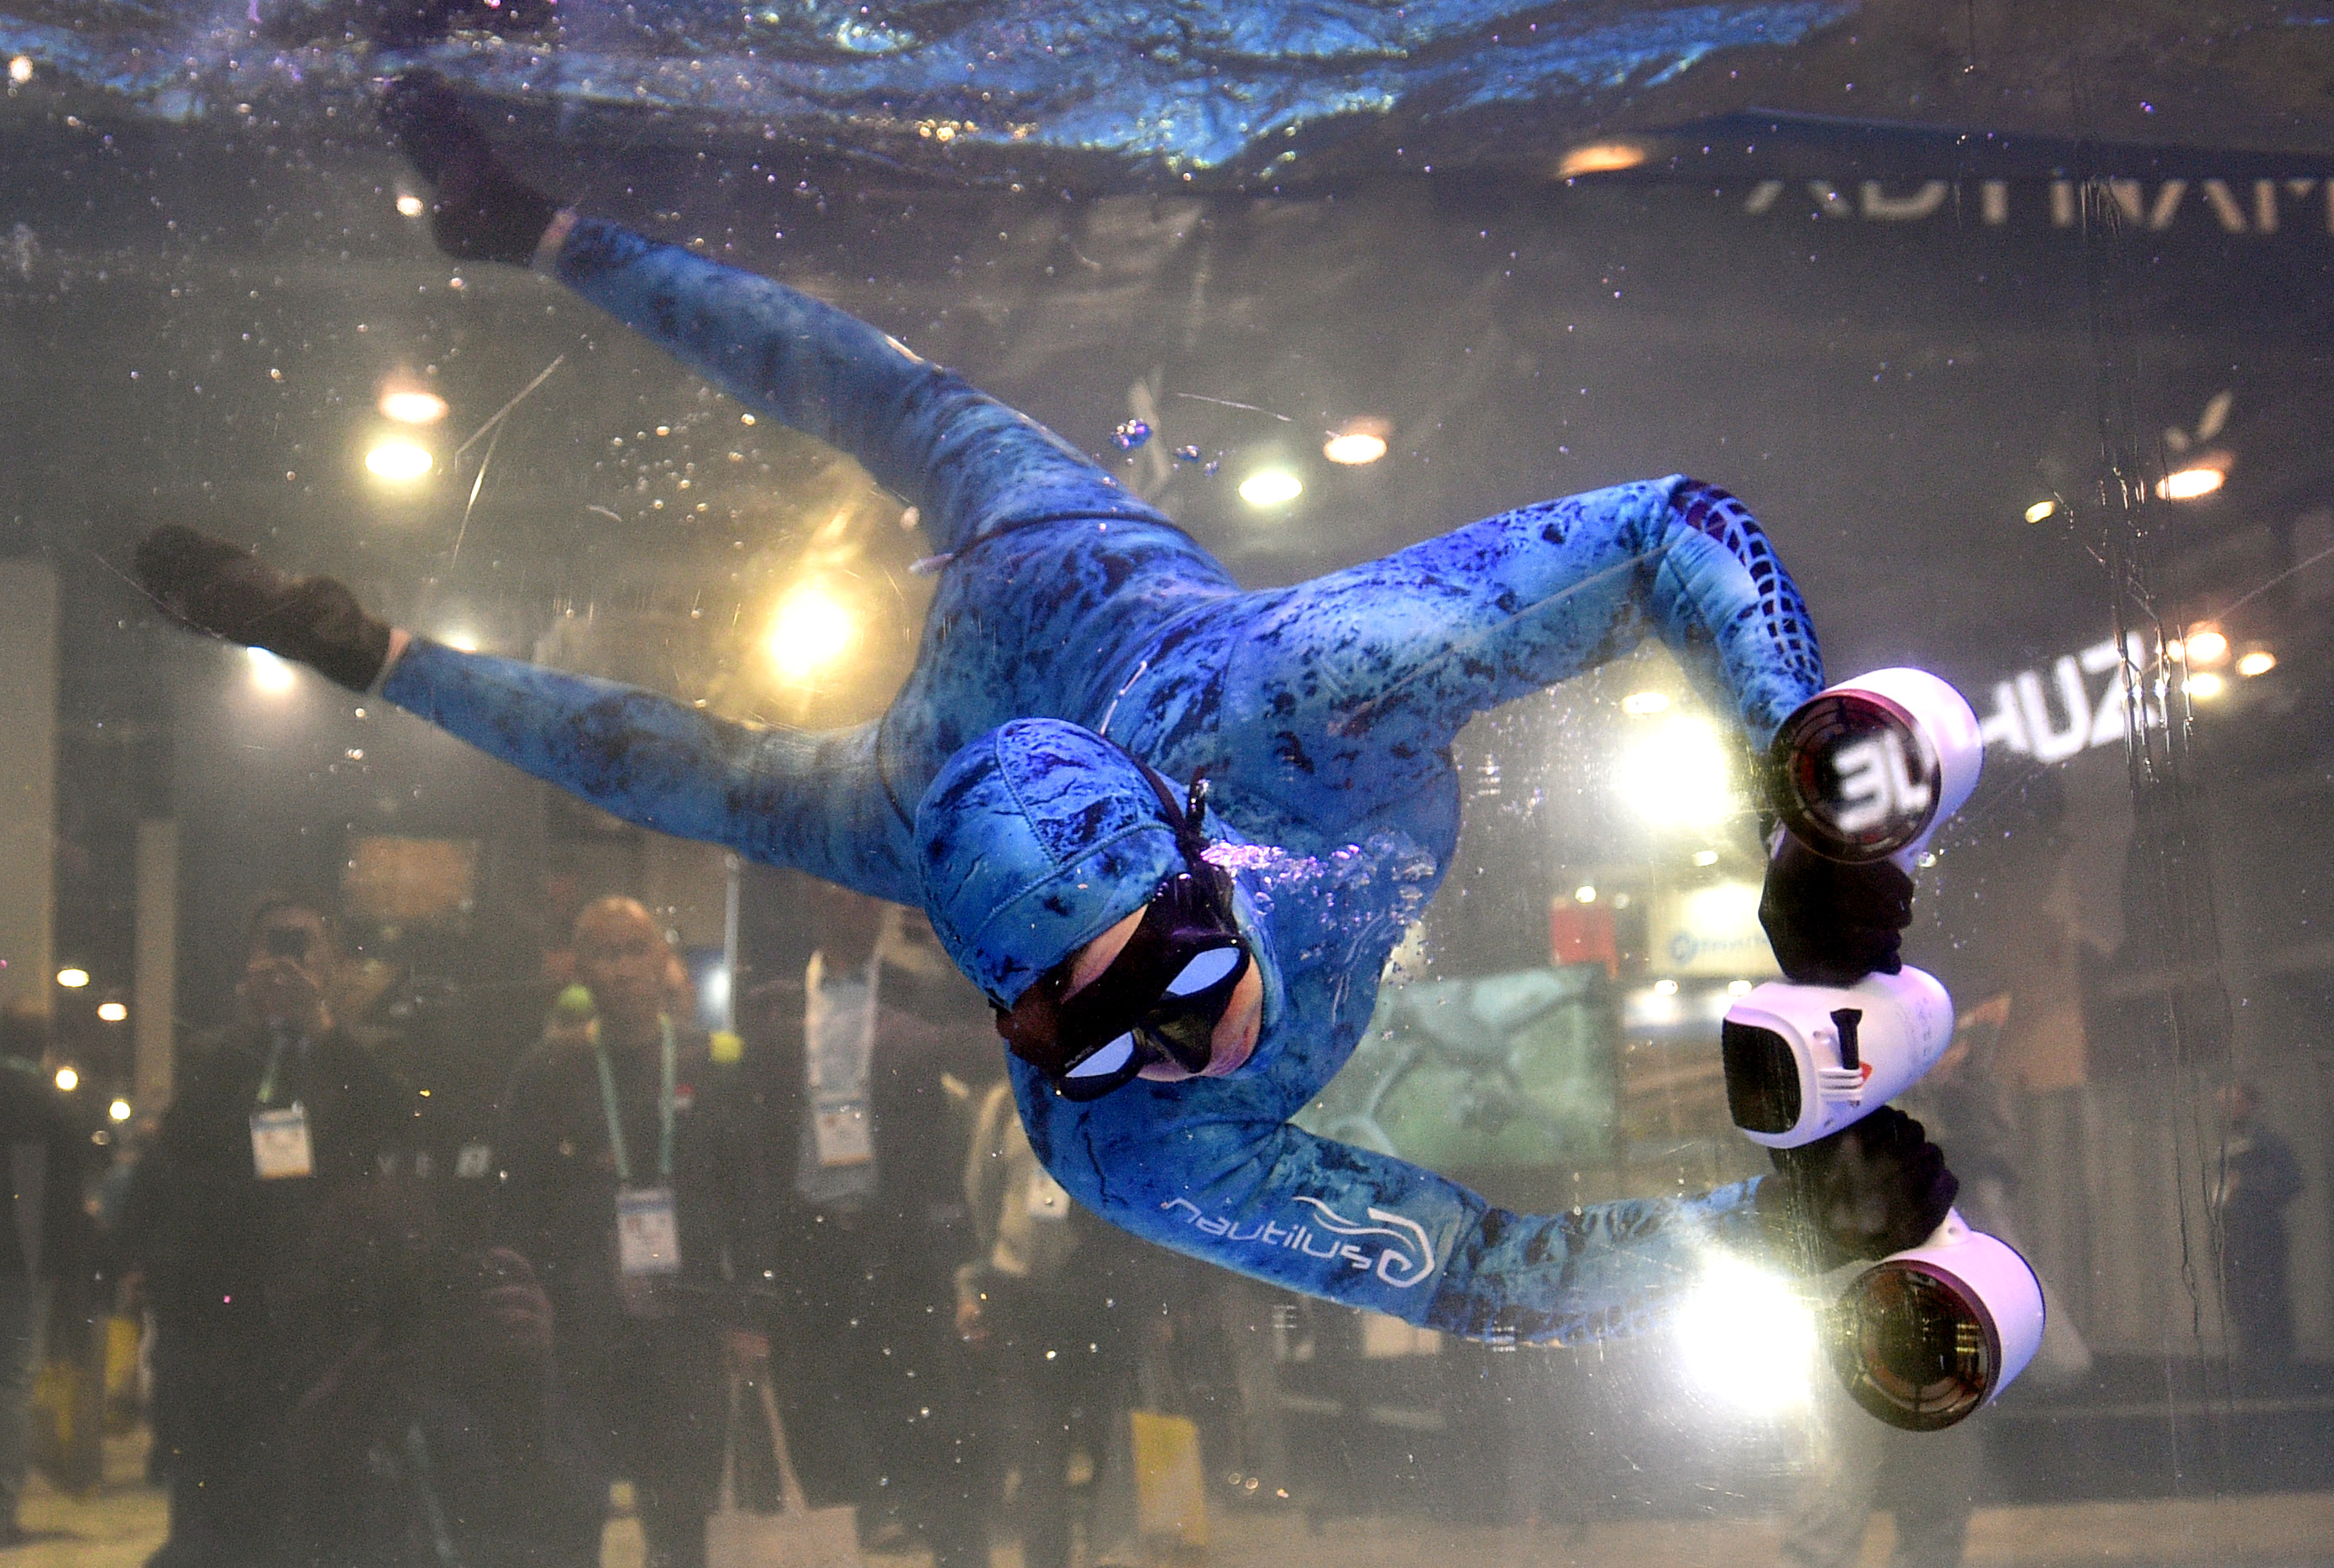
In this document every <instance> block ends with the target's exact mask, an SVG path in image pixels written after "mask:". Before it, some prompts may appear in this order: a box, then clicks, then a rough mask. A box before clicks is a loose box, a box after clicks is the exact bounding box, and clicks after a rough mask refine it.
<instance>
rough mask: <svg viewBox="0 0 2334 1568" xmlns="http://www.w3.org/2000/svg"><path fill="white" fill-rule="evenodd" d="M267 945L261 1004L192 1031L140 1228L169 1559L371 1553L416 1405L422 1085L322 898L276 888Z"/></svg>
mask: <svg viewBox="0 0 2334 1568" xmlns="http://www.w3.org/2000/svg"><path fill="white" fill-rule="evenodd" d="M339 964H340V956H339V947H338V943H337V942H336V940H335V938H334V935H333V925H332V922H331V920H330V919H329V917H328V916H327V914H326V913H325V911H324V910H323V909H322V908H321V907H319V905H318V904H316V903H315V902H313V901H310V900H307V899H300V898H296V897H273V898H269V899H265V900H263V901H262V902H261V904H260V905H259V907H258V908H257V909H256V910H255V911H254V912H253V915H252V917H251V921H250V924H249V927H248V928H247V931H246V957H245V961H244V967H243V976H242V979H241V982H240V983H239V985H238V986H237V987H236V996H237V1002H238V1011H239V1013H240V1015H241V1016H240V1017H239V1019H238V1020H237V1022H236V1023H235V1024H232V1025H230V1026H229V1027H227V1028H226V1029H224V1030H222V1031H220V1032H218V1033H217V1034H214V1035H211V1036H209V1037H208V1038H207V1039H203V1040H198V1041H196V1042H193V1043H191V1044H190V1049H189V1052H188V1060H187V1063H186V1065H185V1066H184V1068H183V1069H182V1072H181V1080H180V1081H181V1083H182V1085H183V1087H182V1089H181V1091H180V1092H179V1094H178V1099H177V1100H176V1101H174V1102H173V1103H172V1104H171V1106H170V1107H169V1110H168V1111H165V1112H164V1113H163V1116H162V1121H161V1126H160V1130H159V1133H158V1134H157V1136H156V1139H155V1142H154V1146H153V1148H152V1150H150V1151H149V1153H148V1154H147V1156H146V1158H145V1159H144V1160H143V1161H141V1163H140V1166H139V1169H138V1173H137V1176H136V1178H135V1183H134V1186H133V1188H132V1189H131V1192H130V1196H129V1198H127V1200H126V1201H125V1206H124V1213H123V1220H122V1225H121V1237H122V1248H123V1252H124V1254H125V1261H126V1262H127V1263H128V1264H129V1265H130V1266H131V1267H133V1268H135V1269H137V1270H139V1271H140V1273H142V1275H143V1276H144V1279H145V1282H146V1287H147V1290H148V1293H149V1299H150V1300H151V1302H152V1303H153V1309H154V1315H155V1323H156V1327H157V1332H158V1339H157V1346H156V1352H155V1380H156V1388H155V1397H154V1405H155V1409H154V1419H155V1448H156V1469H157V1471H158V1472H159V1476H160V1477H161V1478H163V1479H165V1480H166V1481H167V1484H168V1485H169V1492H170V1534H169V1539H168V1540H167V1541H166V1542H165V1543H164V1544H163V1545H162V1547H161V1549H160V1550H159V1552H157V1553H156V1554H155V1555H154V1557H153V1558H152V1559H151V1561H152V1563H154V1564H155V1565H156V1568H194V1565H198V1564H204V1565H207V1564H213V1563H217V1564H221V1565H227V1564H233V1565H235V1568H253V1565H265V1564H271V1563H293V1562H296V1563H303V1564H307V1563H343V1562H352V1561H356V1560H358V1559H359V1558H360V1557H361V1556H362V1555H363V1554H364V1551H365V1542H364V1540H363V1536H364V1535H365V1534H366V1532H367V1529H368V1524H367V1521H366V1518H365V1514H364V1510H362V1509H360V1508H353V1507H351V1506H350V1505H349V1504H350V1499H351V1498H352V1497H354V1496H359V1495H360V1494H361V1492H362V1488H363V1487H364V1485H365V1480H366V1476H367V1449H368V1448H369V1447H370V1446H371V1442H372V1440H373V1438H375V1436H376V1435H377V1433H376V1429H377V1428H379V1427H380V1426H381V1421H382V1419H383V1418H384V1417H385V1416H386V1415H387V1413H388V1412H389V1411H390V1410H391V1409H393V1404H394V1401H393V1397H392V1381H391V1376H390V1372H389V1364H390V1363H389V1356H388V1351H387V1346H388V1342H389V1340H390V1337H391V1332H392V1330H393V1325H394V1319H395V1314H396V1303H397V1300H398V1297H399V1290H398V1285H397V1282H396V1281H395V1279H394V1278H392V1277H391V1275H393V1274H394V1273H395V1271H396V1269H397V1267H398V1260H399V1258H400V1255H401V1253H400V1246H398V1241H399V1238H400V1236H402V1235H403V1234H404V1232H405V1230H406V1229H407V1228H408V1227H406V1226H405V1225H404V1224H403V1223H402V1222H401V1215H400V1207H401V1203H402V1201H403V1198H404V1197H405V1196H410V1195H405V1194H403V1193H402V1191H401V1189H400V1188H399V1187H398V1185H397V1178H398V1173H399V1171H400V1169H403V1168H407V1167H410V1161H407V1160H403V1159H400V1156H401V1155H402V1154H403V1153H404V1151H405V1150H404V1145H405V1143H406V1141H407V1140H408V1139H409V1133H408V1126H409V1124H410V1121H411V1120H412V1103H411V1101H412V1096H411V1095H410V1092H408V1091H407V1090H406V1089H405V1088H404V1086H403V1085H402V1084H400V1082H398V1080H397V1079H396V1077H395V1076H394V1075H393V1074H391V1073H390V1072H389V1071H388V1070H387V1069H386V1068H385V1067H383V1066H382V1065H381V1063H380V1062H379V1060H378V1059H377V1058H376V1056H375V1055H374V1053H372V1052H371V1051H370V1050H369V1049H368V1048H367V1047H366V1045H365V1044H362V1042H360V1041H359V1040H358V1039H357V1038H356V1037H355V1036H354V1035H353V1034H352V1033H351V1032H350V1031H348V1030H346V1029H344V1028H342V1026H341V1025H340V1024H339V1022H338V1021H337V1020H336V1019H335V1018H334V1016H333V1007H332V1001H331V997H332V995H333V981H334V977H335V974H336V971H337V970H338V967H339Z"/></svg>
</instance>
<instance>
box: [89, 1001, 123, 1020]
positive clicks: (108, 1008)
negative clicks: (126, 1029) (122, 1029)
mask: <svg viewBox="0 0 2334 1568" xmlns="http://www.w3.org/2000/svg"><path fill="white" fill-rule="evenodd" d="M97 1015H98V1016H99V1017H100V1018H102V1019H104V1020H105V1022H107V1023H108V1024H119V1023H121V1021H122V1020H123V1019H125V1018H127V1017H129V1016H130V1009H129V1008H127V1007H125V1006H123V1005H121V1003H119V1002H101V1003H99V1004H98V1005H97Z"/></svg>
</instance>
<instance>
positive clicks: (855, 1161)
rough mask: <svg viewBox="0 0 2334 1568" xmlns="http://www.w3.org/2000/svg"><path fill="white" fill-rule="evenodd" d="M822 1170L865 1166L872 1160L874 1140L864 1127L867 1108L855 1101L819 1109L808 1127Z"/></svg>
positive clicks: (873, 1156) (866, 1126)
mask: <svg viewBox="0 0 2334 1568" xmlns="http://www.w3.org/2000/svg"><path fill="white" fill-rule="evenodd" d="M811 1126H812V1131H813V1135H814V1137H815V1139H816V1140H817V1143H818V1163H819V1166H820V1168H821V1169H834V1167H835V1166H838V1165H864V1164H866V1163H867V1162H868V1161H869V1160H871V1159H874V1158H875V1140H874V1136H873V1133H872V1132H871V1131H870V1130H869V1128H868V1125H867V1107H866V1106H865V1105H864V1104H863V1103H861V1102H858V1101H850V1102H847V1103H844V1104H842V1105H822V1106H820V1107H819V1108H818V1109H817V1111H816V1112H815V1116H814V1120H813V1121H812V1123H811Z"/></svg>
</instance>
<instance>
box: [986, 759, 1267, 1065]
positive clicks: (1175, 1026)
mask: <svg viewBox="0 0 2334 1568" xmlns="http://www.w3.org/2000/svg"><path fill="white" fill-rule="evenodd" d="M1137 765H1138V766H1141V764H1140V763H1138V764H1137ZM1143 775H1144V776H1145V777H1146V778H1148V779H1149V780H1150V781H1151V787H1152V789H1153V791H1155V792H1156V793H1157V794H1158V795H1159V801H1160V804H1161V805H1162V806H1164V807H1165V808H1166V812H1167V820H1168V823H1169V825H1170V826H1171V827H1172V828H1173V829H1174V831H1175V842H1176V844H1177V846H1178V847H1179V848H1180V849H1181V851H1182V855H1183V862H1184V869H1183V870H1182V871H1178V872H1176V873H1175V874H1174V875H1172V876H1171V877H1169V878H1168V879H1167V880H1165V881H1163V882H1162V883H1160V884H1159V887H1158V890H1156V891H1154V892H1153V894H1152V895H1151V899H1150V902H1149V903H1147V904H1145V905H1144V906H1143V919H1142V921H1141V923H1140V924H1138V925H1137V926H1136V927H1135V928H1134V934H1133V936H1132V937H1130V938H1127V942H1126V946H1125V947H1124V948H1121V949H1120V950H1119V954H1118V956H1117V957H1114V958H1113V959H1112V960H1111V962H1110V967H1108V968H1106V969H1104V971H1103V972H1102V973H1101V974H1100V975H1097V976H1095V978H1094V979H1093V980H1092V981H1091V982H1089V983H1088V984H1087V985H1086V986H1085V987H1084V988H1083V989H1081V990H1080V991H1079V992H1078V993H1077V995H1075V996H1064V993H1065V992H1066V991H1067V990H1068V989H1069V981H1070V974H1071V965H1070V964H1068V963H1063V964H1060V965H1056V967H1054V968H1053V969H1052V970H1050V971H1048V972H1047V973H1046V975H1045V976H1043V977H1042V978H1041V979H1039V980H1038V981H1037V984H1036V985H1034V986H1030V987H1029V989H1028V990H1027V992H1026V993H1024V994H1023V996H1021V998H1020V999H1019V1000H1018V1001H1017V1002H1016V1003H1015V1004H1014V1005H1012V1007H1011V1008H1009V1009H1008V1008H1002V1007H1000V1008H998V1012H997V1032H998V1034H1002V1035H1004V1036H1005V1039H1006V1042H1007V1044H1008V1045H1010V1046H1011V1048H1012V1051H1013V1053H1014V1054H1015V1055H1016V1056H1018V1057H1020V1058H1021V1059H1022V1060H1023V1061H1024V1062H1027V1063H1029V1064H1030V1065H1032V1066H1033V1067H1036V1068H1037V1070H1038V1071H1039V1072H1041V1073H1045V1074H1046V1077H1047V1078H1049V1079H1051V1080H1052V1081H1053V1084H1054V1088H1055V1090H1056V1092H1058V1093H1060V1094H1061V1095H1062V1096H1063V1098H1065V1099H1067V1100H1098V1099H1100V1098H1101V1097H1102V1096H1104V1095H1105V1094H1107V1093H1109V1092H1111V1091H1112V1090H1114V1089H1116V1088H1118V1087H1120V1086H1121V1085H1123V1084H1124V1083H1126V1082H1130V1081H1131V1080H1133V1078H1134V1077H1135V1075H1136V1074H1138V1073H1141V1072H1142V1071H1143V1068H1145V1067H1146V1066H1149V1065H1150V1064H1151V1063H1154V1062H1172V1063H1175V1064H1176V1065H1177V1066H1179V1067H1181V1068H1182V1069H1183V1070H1184V1071H1185V1072H1187V1073H1200V1072H1202V1071H1204V1070H1205V1069H1206V1067H1207V1065H1208V1061H1209V1057H1210V1049H1211V1041H1212V1036H1213V1035H1214V1034H1215V1028H1216V1024H1217V1023H1218V1022H1219V1021H1220V1019H1221V1018H1222V1017H1223V1015H1224V1010H1225V1009H1226V1008H1228V1007H1230V1005H1231V999H1232V992H1233V991H1234V990H1235V989H1237V988H1238V987H1239V983H1240V979H1241V977H1242V976H1245V975H1246V974H1247V973H1248V968H1249V953H1248V948H1247V945H1246V944H1245V943H1243V942H1242V941H1241V940H1240V936H1239V924H1238V921H1237V920H1236V919H1235V918H1234V916H1233V913H1232V879H1231V874H1230V872H1229V871H1225V870H1223V869H1222V868H1221V867H1220V866H1216V865H1211V864H1210V863H1209V861H1207V860H1206V859H1204V858H1203V851H1205V850H1206V848H1207V838H1206V835H1205V834H1204V833H1202V832H1201V827H1200V824H1201V818H1202V816H1203V815H1204V813H1205V812H1206V810H1207V794H1208V792H1207V783H1206V781H1205V780H1194V781H1193V782H1192V784H1191V795H1190V797H1189V799H1188V801H1187V803H1185V804H1183V805H1181V806H1179V805H1177V804H1176V802H1175V798H1174V795H1173V794H1172V793H1171V792H1170V791H1169V790H1168V788H1167V784H1166V781H1165V780H1163V779H1162V778H1161V777H1160V776H1159V775H1158V774H1155V773H1153V771H1152V770H1151V769H1150V768H1149V767H1147V766H1143Z"/></svg>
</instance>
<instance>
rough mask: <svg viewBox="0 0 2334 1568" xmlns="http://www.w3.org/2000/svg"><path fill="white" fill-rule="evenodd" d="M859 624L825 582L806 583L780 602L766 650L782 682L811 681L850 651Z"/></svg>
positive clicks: (771, 623)
mask: <svg viewBox="0 0 2334 1568" xmlns="http://www.w3.org/2000/svg"><path fill="white" fill-rule="evenodd" d="M858 634H859V628H858V624H857V623H856V622H855V621H854V620H853V618H852V614H851V611H849V610H848V609H847V608H845V607H844V604H843V603H842V602H841V601H838V600H837V599H836V598H835V597H834V595H833V594H832V593H830V592H828V591H827V588H826V585H825V583H823V582H805V583H803V584H801V585H800V586H798V587H796V589H795V590H794V591H793V592H790V593H788V594H787V595H786V597H785V598H784V599H782V600H780V601H778V609H777V613H776V615H774V616H772V617H771V618H770V630H769V633H768V635H767V636H766V637H765V638H764V639H763V643H762V646H763V649H764V651H766V652H767V653H768V655H769V657H770V663H771V664H772V665H773V666H774V667H775V668H776V670H777V672H778V676H779V678H781V679H783V680H786V681H787V682H789V683H793V682H799V681H803V680H805V679H808V678H810V677H811V676H812V675H813V674H814V673H815V672H816V671H818V670H820V669H825V667H826V666H827V665H830V664H832V663H834V661H835V660H836V659H840V658H842V657H843V656H844V654H845V653H847V652H849V651H850V649H851V644H852V642H853V640H854V639H856V638H857V636H858Z"/></svg>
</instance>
